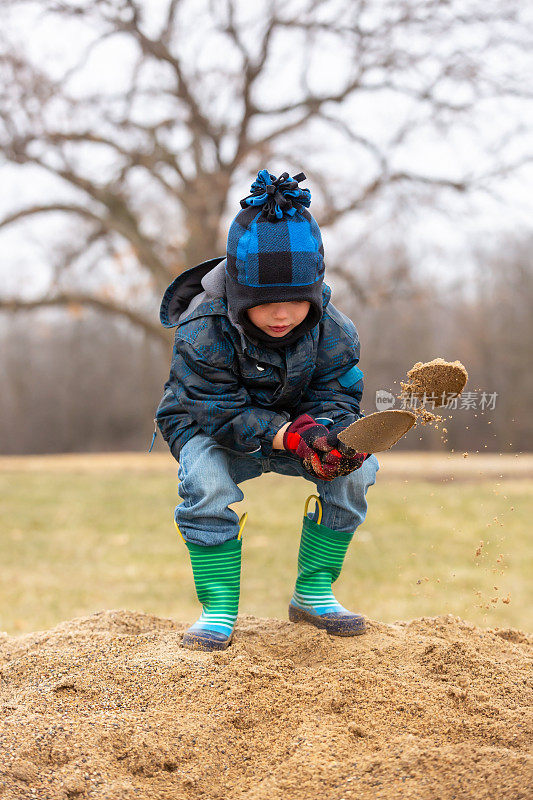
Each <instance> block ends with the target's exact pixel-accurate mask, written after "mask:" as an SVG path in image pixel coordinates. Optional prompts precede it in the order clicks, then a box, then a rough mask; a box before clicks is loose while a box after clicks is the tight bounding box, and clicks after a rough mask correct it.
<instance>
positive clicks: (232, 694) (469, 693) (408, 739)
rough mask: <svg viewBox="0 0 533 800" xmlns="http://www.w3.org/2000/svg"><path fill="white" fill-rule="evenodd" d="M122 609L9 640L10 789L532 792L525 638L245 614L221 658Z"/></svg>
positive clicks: (0, 671) (0, 793) (0, 739)
mask: <svg viewBox="0 0 533 800" xmlns="http://www.w3.org/2000/svg"><path fill="white" fill-rule="evenodd" d="M185 627H186V626H185V625H180V624H175V623H174V622H172V621H171V620H167V619H160V618H157V617H152V616H149V615H144V614H137V613H130V612H126V611H110V612H103V613H99V614H95V615H93V616H90V617H86V618H83V619H78V620H74V621H72V622H66V623H63V624H62V625H59V626H58V627H56V628H54V629H53V630H51V631H46V632H42V633H36V634H30V635H26V636H20V637H17V638H10V637H8V636H7V635H5V634H3V635H0V678H1V681H0V687H1V694H0V708H1V717H0V720H1V722H0V752H1V759H0V797H1V798H2V800H15V799H16V800H19V798H20V799H22V798H24V800H27V799H29V798H38V800H48V799H50V800H66V799H67V798H99V799H100V800H132V799H133V798H138V800H145V799H146V800H176V798H195V799H196V798H206V800H207V798H209V800H218V799H219V798H220V800H222V798H224V800H227V799H228V798H229V799H230V800H231V798H237V797H238V798H247V800H263V799H264V800H266V798H281V797H283V798H286V799H287V800H291V798H302V799H303V798H305V799H306V800H307V798H313V797H320V798H326V800H328V799H329V798H332V800H333V798H335V800H341V798H347V799H348V798H358V800H360V799H361V798H363V799H365V798H369V799H370V798H372V800H374V798H378V797H379V798H391V799H392V798H395V799H396V798H398V797H402V798H417V800H424V799H425V798H427V800H430V798H431V800H434V798H436V797H438V798H439V799H440V800H446V798H450V799H451V798H475V800H483V798H487V800H488V798H490V799H491V800H493V799H494V798H498V800H511V798H512V800H518V798H524V800H525V798H530V797H531V795H532V791H533V771H532V770H533V767H532V759H531V755H528V748H529V747H530V745H531V732H532V731H531V716H528V713H529V712H528V704H529V703H530V702H531V699H532V693H531V652H532V647H531V645H532V638H531V637H530V638H529V640H528V637H526V636H525V635H524V634H521V633H520V632H517V631H511V630H508V631H499V632H495V631H490V630H482V629H479V628H476V627H474V626H472V625H469V624H466V623H465V622H463V621H461V620H460V619H458V618H454V617H438V618H435V619H429V618H425V619H420V620H415V621H413V622H410V623H399V624H396V625H385V624H377V623H370V630H369V633H368V634H366V635H365V636H361V637H357V638H355V639H336V638H330V637H328V635H327V634H325V633H324V632H321V631H317V630H315V629H314V628H311V627H309V626H305V625H298V626H294V625H291V624H290V623H288V622H283V621H278V620H256V619H254V618H252V617H242V618H239V622H238V625H237V631H236V639H235V643H234V644H233V645H232V646H231V647H230V648H229V650H227V651H226V652H223V653H218V654H210V653H196V652H192V651H189V650H184V649H181V648H180V647H179V640H180V635H181V633H182V632H183V630H184V629H185Z"/></svg>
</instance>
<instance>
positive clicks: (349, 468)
mask: <svg viewBox="0 0 533 800" xmlns="http://www.w3.org/2000/svg"><path fill="white" fill-rule="evenodd" d="M326 442H327V444H328V446H330V447H331V450H330V451H329V452H328V453H326V455H325V456H324V457H323V458H322V469H324V470H327V472H328V474H333V477H335V478H336V477H338V476H339V475H349V474H350V472H353V471H354V470H356V469H360V468H361V467H362V465H363V462H364V461H366V459H367V458H368V457H369V456H370V455H371V453H360V452H358V451H357V450H354V449H353V447H348V445H346V444H344V442H341V440H340V439H339V438H338V436H337V434H335V433H332V432H330V431H329V432H328V436H327V440H326Z"/></svg>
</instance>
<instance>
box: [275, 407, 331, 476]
mask: <svg viewBox="0 0 533 800" xmlns="http://www.w3.org/2000/svg"><path fill="white" fill-rule="evenodd" d="M328 434H329V431H328V429H327V428H326V426H325V425H321V424H320V423H319V422H316V421H315V420H314V419H313V418H312V417H310V416H309V415H308V414H302V415H301V416H300V417H297V418H296V419H295V420H294V421H293V422H291V424H290V425H289V427H288V428H287V429H286V431H285V433H284V435H283V446H284V448H285V450H288V452H290V453H294V455H296V456H298V458H300V459H301V460H302V464H303V466H304V469H305V470H306V471H307V472H308V473H309V474H310V475H312V476H313V477H314V478H320V479H321V480H323V481H330V480H333V478H334V477H335V475H336V473H335V468H331V467H330V466H329V465H324V464H323V457H324V454H325V453H327V452H328V451H329V450H331V446H330V445H329V444H328V442H327V437H328Z"/></svg>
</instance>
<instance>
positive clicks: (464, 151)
mask: <svg viewBox="0 0 533 800" xmlns="http://www.w3.org/2000/svg"><path fill="white" fill-rule="evenodd" d="M142 5H143V7H145V8H147V7H148V6H147V4H146V3H143V4H142ZM166 5H167V3H166V2H161V0H150V4H149V8H150V20H149V22H150V27H151V28H152V30H151V31H150V32H151V33H154V32H155V30H156V29H157V23H158V18H159V15H160V14H161V12H162V9H164V8H166ZM208 5H209V4H208V3H205V2H200V1H198V2H196V3H195V4H194V14H195V16H194V30H195V34H196V38H195V37H194V36H191V38H190V41H189V42H188V47H189V48H190V58H197V57H199V56H198V54H199V53H200V50H199V48H201V46H202V43H201V40H202V34H203V32H204V31H205V30H208V29H209V26H210V17H209V12H208V10H207V9H208ZM257 8H258V5H257V4H255V5H254V4H252V3H249V2H248V3H242V5H241V10H242V12H243V14H250V13H253V11H254V9H257ZM192 9H193V6H192V5H191V11H192ZM0 22H1V24H2V29H3V33H2V35H1V36H2V39H3V40H4V41H5V40H7V41H9V42H11V43H16V42H18V43H19V46H20V47H21V48H23V49H24V51H25V52H27V53H29V54H30V55H31V57H32V59H33V60H34V61H35V62H36V63H39V65H40V66H41V68H42V69H44V70H45V71H47V72H48V73H49V74H50V75H53V76H54V77H60V76H61V75H62V74H63V72H64V70H65V68H66V67H67V66H69V65H71V64H72V63H73V62H74V61H75V60H76V59H77V58H78V57H79V55H80V53H81V52H82V50H83V48H84V47H85V46H87V45H88V44H89V43H90V41H91V40H92V38H93V37H94V30H92V29H91V28H89V27H88V26H86V25H83V24H80V23H76V22H72V23H68V24H67V23H65V26H64V27H63V25H62V26H59V25H58V24H57V20H56V19H54V18H52V17H49V18H47V17H46V16H44V17H43V15H42V14H41V13H40V8H39V4H28V5H27V6H25V8H24V9H23V10H20V9H18V10H16V12H15V11H14V12H9V11H8V9H4V11H3V12H1V18H0ZM0 43H1V40H0ZM286 44H287V45H289V44H290V43H289V42H288V41H287V43H286ZM288 49H289V51H290V46H289V48H288ZM282 50H283V46H282ZM210 54H211V55H210V56H209V57H210V58H211V59H212V64H213V66H215V65H216V64H217V59H222V60H223V59H225V58H228V54H227V53H220V52H217V51H216V50H213V48H211V50H210ZM346 55H347V54H346V53H343V52H341V51H338V50H336V49H334V48H330V49H329V51H328V50H326V51H324V52H323V53H322V60H321V61H320V64H319V67H317V66H316V65H315V66H313V67H310V70H311V69H312V70H313V73H312V75H311V74H310V76H309V77H310V79H312V80H313V82H314V85H316V86H317V87H319V88H320V86H321V85H322V86H323V87H325V88H330V87H331V85H332V84H334V83H335V82H336V81H338V80H339V75H340V73H341V72H342V68H343V64H344V63H345V60H346ZM134 56H135V52H134V50H133V47H132V43H131V42H130V41H127V40H126V39H125V38H124V37H118V36H114V37H112V38H110V39H108V40H107V41H106V42H104V43H102V45H100V46H98V47H97V48H96V49H95V50H94V51H93V53H92V56H91V59H90V60H89V62H88V64H87V66H86V68H85V69H84V71H83V73H82V74H81V75H80V76H79V77H77V78H76V79H75V81H73V82H71V84H70V91H71V92H73V93H76V94H78V95H79V96H84V93H89V92H102V93H106V92H109V93H113V92H117V91H122V90H124V88H126V87H127V86H128V84H129V76H130V73H131V65H132V62H133V59H134ZM201 57H202V58H205V57H206V56H205V54H204V53H202V54H201ZM527 58H529V56H527ZM530 66H531V65H530V63H526V56H524V63H515V64H513V66H512V68H513V70H516V72H517V74H520V73H523V74H524V76H525V79H527V76H528V75H529V81H530V79H531V74H533V73H531V72H529V67H530ZM289 75H290V73H289ZM296 89H297V87H295V86H291V83H290V79H289V78H287V80H285V77H284V79H283V81H281V80H280V79H279V76H272V79H271V81H270V82H266V83H263V85H262V92H263V93H264V97H265V98H266V97H268V94H269V92H270V93H271V95H272V97H273V98H275V99H277V100H279V99H280V98H281V97H282V96H286V97H288V98H290V96H291V93H293V92H295V91H296ZM217 102H221V101H220V99H218V100H217V96H216V94H215V95H214V96H213V104H214V105H213V113H215V109H216V103H217ZM145 111H146V113H147V114H149V113H155V111H156V109H154V108H152V109H150V108H146V110H145ZM343 113H344V114H345V115H346V118H347V119H350V118H351V117H352V116H353V115H356V117H357V119H358V120H359V121H360V125H359V129H360V130H361V132H363V133H364V134H365V135H367V136H369V137H372V138H373V139H374V140H376V141H381V139H382V138H384V137H386V135H387V130H388V126H389V124H390V118H391V115H393V116H394V115H401V114H402V113H403V111H402V107H401V105H400V104H398V105H397V106H395V104H394V100H393V99H391V98H389V99H388V101H386V102H383V99H380V98H378V97H377V96H375V95H369V96H367V97H366V98H362V97H361V96H358V99H357V106H356V107H355V106H354V105H353V103H352V104H351V103H347V104H346V106H345V108H344V110H343ZM518 123H520V124H521V125H522V127H523V133H522V134H521V135H520V136H518V137H516V138H515V139H514V140H513V143H512V145H511V146H510V147H509V148H508V149H507V150H506V152H505V153H504V154H503V153H502V156H503V157H504V160H505V162H506V163H511V162H512V161H514V160H517V159H519V158H521V157H522V156H524V155H525V154H526V153H527V150H528V148H529V152H530V153H533V141H532V136H531V130H532V129H533V107H532V104H531V102H530V101H526V100H520V101H519V100H517V99H516V98H515V99H512V100H511V99H510V100H506V101H501V100H498V101H490V102H489V101H487V102H486V103H484V104H483V106H482V107H481V108H480V111H479V118H478V119H477V122H476V126H477V127H476V128H475V129H470V130H469V129H468V128H467V127H466V126H458V127H457V129H456V130H455V131H454V132H453V134H452V135H448V136H446V137H439V136H437V135H433V136H432V137H431V136H429V135H428V132H427V131H424V132H421V135H420V136H419V137H418V138H415V139H413V140H412V141H411V143H410V147H409V148H408V149H406V150H405V151H404V152H401V153H399V154H398V159H399V160H398V162H397V166H398V167H399V168H406V169H410V168H415V169H416V170H417V171H419V172H422V171H424V172H426V173H427V174H430V175H435V176H440V175H445V176H446V177H460V175H461V174H463V172H464V171H465V170H470V171H472V170H473V171H481V170H483V169H484V167H485V165H486V158H485V156H484V152H485V149H486V146H487V144H488V145H490V144H491V143H494V142H496V141H498V139H499V138H500V137H501V136H502V135H503V134H504V133H505V132H506V131H507V130H511V129H513V128H514V127H516V125H517V124H518ZM321 136H322V133H321V131H320V130H319V129H318V128H317V129H316V130H315V131H314V133H313V130H312V129H311V130H310V133H309V134H308V140H307V141H306V146H307V147H308V152H309V158H310V159H311V163H312V164H313V166H316V165H318V164H320V165H324V166H327V167H328V169H330V170H331V173H332V175H334V176H336V177H335V178H334V180H338V181H339V182H342V181H348V182H349V180H350V171H351V170H353V171H354V172H356V171H357V169H358V164H357V163H354V161H353V159H352V158H351V157H350V155H349V154H346V152H344V151H343V152H342V153H341V152H339V150H338V149H336V148H335V145H334V142H333V140H332V141H329V142H328V146H324V145H323V141H322V139H321ZM313 137H314V138H313ZM91 158H92V159H93V160H92V162H91V164H92V168H93V169H94V170H95V171H96V172H98V171H100V172H101V171H102V170H104V171H105V169H106V155H105V153H103V152H102V153H101V161H100V163H99V162H98V156H96V154H93V153H91ZM265 166H268V168H269V169H274V171H275V169H276V167H277V165H270V164H269V165H265ZM279 167H280V169H282V168H283V165H282V164H279ZM0 173H1V176H0V178H1V180H0V182H1V186H2V192H1V193H0V215H1V216H3V215H4V214H6V213H8V212H12V211H14V210H16V209H17V208H21V207H24V206H25V205H27V204H29V203H31V202H35V201H50V200H51V199H53V198H55V199H62V198H63V199H64V198H68V197H69V196H70V194H69V191H70V190H69V189H68V187H64V186H62V185H61V184H60V183H59V182H58V180H56V179H54V178H53V177H52V176H51V175H49V174H46V173H44V172H42V171H40V170H38V169H34V168H30V167H27V166H24V167H21V166H13V165H9V164H0ZM306 185H308V186H310V188H311V191H312V192H313V185H312V183H309V182H308V183H307V184H306ZM532 186H533V166H532V165H529V166H526V167H522V169H521V170H520V171H519V172H517V173H516V174H513V175H511V176H509V177H507V178H506V179H501V180H500V181H499V183H498V184H497V185H496V184H494V185H493V187H492V188H493V190H495V191H496V190H497V195H498V197H497V198H495V197H494V196H491V195H488V194H485V193H483V192H476V193H475V194H473V195H472V196H471V197H469V198H461V197H459V196H457V195H454V194H453V193H449V194H447V195H446V196H444V197H442V198H441V208H440V209H439V210H433V209H431V208H428V207H424V208H423V209H418V210H417V209H416V208H415V209H411V208H408V203H407V202H406V203H405V211H402V208H401V204H400V206H399V207H397V209H396V210H397V211H398V215H395V217H394V218H392V219H391V216H390V207H389V206H388V205H386V204H382V206H380V205H379V204H375V205H373V206H372V207H369V208H368V209H367V210H366V211H365V212H364V213H362V214H358V215H356V216H355V217H354V218H350V219H349V220H346V221H345V222H344V223H343V224H342V225H337V226H336V227H335V228H334V229H331V230H328V231H324V240H325V246H326V254H327V252H328V248H331V250H334V249H335V248H336V247H337V246H338V245H339V243H341V242H342V241H345V240H346V237H350V236H353V234H354V232H355V233H357V234H363V233H364V232H365V231H366V230H368V228H369V227H370V228H372V229H373V230H374V235H375V236H376V237H377V241H379V237H382V240H383V242H386V241H387V240H388V239H390V238H391V236H393V235H396V236H397V235H402V232H405V233H406V235H407V236H408V237H409V242H410V246H411V248H412V250H413V252H414V253H415V254H416V255H417V256H418V257H419V259H420V263H421V264H422V266H423V268H424V269H425V270H428V271H429V270H435V271H437V272H438V271H440V272H442V267H443V265H445V266H446V268H449V269H450V270H452V271H457V273H458V274H460V272H461V270H464V269H465V264H468V263H469V247H470V244H471V242H472V240H473V239H474V238H475V237H479V236H480V235H481V236H482V238H483V239H484V240H485V241H489V240H490V238H491V237H492V238H494V239H496V238H497V237H498V236H499V235H500V234H502V233H504V232H508V233H511V234H515V233H520V232H526V231H531V227H532V220H533V193H532V191H531V189H532ZM406 191H408V189H406ZM247 193H248V182H247V184H246V185H244V186H239V187H234V188H233V190H232V203H233V206H232V209H230V210H229V212H228V222H229V221H230V219H231V217H232V216H233V214H235V213H237V211H238V199H239V198H240V197H242V196H244V195H245V194H247ZM442 208H446V209H447V211H448V214H443V213H442V210H441V209H442ZM311 210H313V209H312V208H311ZM403 213H405V216H402V214H403ZM394 228H396V230H394ZM73 230H75V224H74V223H73V221H72V220H70V221H69V220H67V219H66V217H65V216H64V215H60V214H53V215H52V214H46V215H41V216H40V217H39V218H34V219H31V220H27V221H24V222H21V223H17V224H16V225H14V226H11V227H10V228H7V229H5V230H3V231H0V251H1V260H0V270H1V272H0V277H1V278H2V283H3V284H4V287H7V289H8V291H10V292H11V291H12V292H15V291H16V292H17V293H18V292H19V291H20V289H21V287H25V288H24V289H23V292H24V294H25V296H28V297H29V296H31V295H37V294H39V293H40V292H41V291H43V290H44V289H45V288H46V284H47V280H48V277H49V266H48V260H49V259H48V255H49V252H50V245H51V244H52V246H55V245H58V244H61V241H62V240H65V239H66V238H68V237H69V236H70V235H71V232H72V231H73ZM213 255H216V254H213Z"/></svg>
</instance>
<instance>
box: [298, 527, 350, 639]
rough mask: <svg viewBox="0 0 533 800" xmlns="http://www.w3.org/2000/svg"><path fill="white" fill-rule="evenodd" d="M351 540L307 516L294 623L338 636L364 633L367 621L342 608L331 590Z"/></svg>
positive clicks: (299, 560)
mask: <svg viewBox="0 0 533 800" xmlns="http://www.w3.org/2000/svg"><path fill="white" fill-rule="evenodd" d="M319 518H321V514H320V516H319ZM352 537H353V534H352V533H342V532H341V531H334V530H332V529H331V528H327V527H326V526H325V525H320V524H319V523H318V522H313V520H311V519H310V518H309V517H308V516H304V520H303V526H302V538H301V540H300V552H299V554H298V577H297V579H296V587H295V590H294V594H293V596H292V600H291V601H290V604H289V619H290V621H291V622H309V623H310V624H311V625H315V627H317V628H324V629H325V630H326V631H327V632H328V633H331V634H333V635H335V636H357V635H359V634H361V633H364V632H365V630H366V628H365V620H364V618H363V617H362V616H361V615H360V614H354V613H352V612H351V611H348V609H347V608H344V606H341V604H340V603H339V602H337V599H336V597H335V595H334V594H333V592H332V590H331V584H332V583H334V582H335V581H336V580H337V578H338V577H339V575H340V573H341V569H342V564H343V561H344V556H345V555H346V551H347V549H348V545H349V544H350V542H351V540H352Z"/></svg>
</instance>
